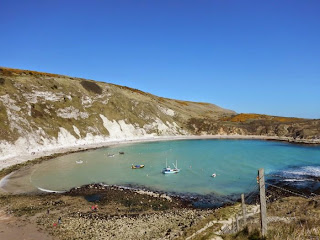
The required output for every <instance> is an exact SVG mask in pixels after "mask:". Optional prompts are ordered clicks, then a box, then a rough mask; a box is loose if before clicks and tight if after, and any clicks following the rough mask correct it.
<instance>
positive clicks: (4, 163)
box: [0, 135, 320, 186]
mask: <svg viewBox="0 0 320 240" xmlns="http://www.w3.org/2000/svg"><path fill="white" fill-rule="evenodd" d="M206 139H230V140H237V139H238V140H265V141H278V142H287V143H292V144H299V145H300V144H305V145H319V144H320V139H310V140H309V139H294V138H292V137H278V136H264V135H178V136H154V137H146V138H133V139H110V141H106V142H100V143H92V144H85V145H75V146H68V147H59V148H55V149H51V150H46V151H39V152H36V153H35V152H33V153H29V154H23V155H18V156H15V157H9V158H6V159H5V160H1V161H0V173H1V172H2V171H3V170H6V169H9V168H10V167H13V166H16V165H19V164H24V163H26V162H29V161H31V162H32V161H35V160H37V159H41V158H45V159H43V160H49V159H52V158H55V157H57V156H61V155H65V154H69V153H74V152H81V151H89V150H94V149H98V148H104V147H110V146H118V145H125V144H136V143H146V142H161V141H178V140H206ZM11 172H12V171H10V172H9V173H11ZM9 173H8V174H9ZM6 175H7V174H6ZM5 177H6V176H1V175H0V186H1V184H3V183H2V181H3V179H4V178H5Z"/></svg>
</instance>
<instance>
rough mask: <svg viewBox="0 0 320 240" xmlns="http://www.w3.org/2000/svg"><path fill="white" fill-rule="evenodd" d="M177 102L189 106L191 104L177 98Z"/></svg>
mask: <svg viewBox="0 0 320 240" xmlns="http://www.w3.org/2000/svg"><path fill="white" fill-rule="evenodd" d="M176 103H179V104H180V105H182V106H189V104H188V103H187V102H186V101H180V100H176Z"/></svg>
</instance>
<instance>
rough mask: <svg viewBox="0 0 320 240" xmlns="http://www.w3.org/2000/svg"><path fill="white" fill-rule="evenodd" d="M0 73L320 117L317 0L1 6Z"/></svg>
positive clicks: (16, 0) (21, 1) (5, 1)
mask: <svg viewBox="0 0 320 240" xmlns="http://www.w3.org/2000/svg"><path fill="white" fill-rule="evenodd" d="M0 8H1V14H0V29H1V30H0V46H1V54H0V66H6V67H12V68H21V69H30V70H37V71H44V72H51V73H59V74H65V75H70V76H75V77H83V78H89V79H94V80H98V81H105V82H112V83H116V84H120V85H126V86H130V87H133V88H137V89H141V90H143V91H146V92H150V93H153V94H155V95H158V96H163V97H168V98H176V99H183V100H191V101H202V102H211V103H214V104H217V105H219V106H222V107H225V108H229V109H232V110H235V111H236V112H239V113H241V112H245V113H265V114H270V115H282V116H295V117H307V118H320V107H319V105H320V104H319V103H320V14H319V13H320V1H318V0H314V1H312V0H305V1H302V0H287V1H285V0H283V1H281V0H280V1H278V0H277V1H276V0H273V1H272V0H271V1H256V0H252V1H246V0H241V1H238V0H234V1H228V0H211V1H204V0H199V1H196V0H194V1H189V0H180V1H177V0H161V1H160V0H145V1H140V0H132V1H122V0H117V1H111V0H110V1H107V0H105V1H103V0H90V1H82V0H77V1H73V0H68V1H65V0H64V1H61V0H55V1H49V0H47V1H46V0H38V1H36V0H34V1H33V0H30V1H25V0H1V3H0Z"/></svg>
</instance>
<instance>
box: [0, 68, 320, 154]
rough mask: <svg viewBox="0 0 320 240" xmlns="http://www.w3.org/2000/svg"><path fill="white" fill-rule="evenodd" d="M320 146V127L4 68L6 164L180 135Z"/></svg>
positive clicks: (0, 116) (1, 135)
mask: <svg viewBox="0 0 320 240" xmlns="http://www.w3.org/2000/svg"><path fill="white" fill-rule="evenodd" d="M207 134H222V135H235V134H239V135H267V136H281V137H282V136H283V137H289V138H292V139H298V140H299V139H302V140H305V139H307V140H312V141H319V140H320V120H307V119H297V118H282V117H272V116H267V115H258V114H238V115H237V114H236V113H235V112H234V111H231V110H227V109H223V108H220V107H218V106H216V105H214V104H209V103H196V102H189V101H180V100H173V99H167V98H161V97H157V96H154V95H152V94H149V93H145V92H142V91H140V90H137V89H132V88H128V87H124V86H118V85H114V84H110V83H104V82H96V81H92V80H86V79H80V78H73V77H67V76H62V75H56V74H49V73H40V72H34V71H26V70H17V69H8V68H0V160H4V159H6V158H12V157H14V156H17V155H21V154H31V153H32V152H38V151H44V150H53V149H57V148H62V147H64V148H66V147H71V146H78V145H83V144H92V143H102V142H108V141H111V140H124V139H127V140H128V139H137V138H144V137H154V136H173V135H207Z"/></svg>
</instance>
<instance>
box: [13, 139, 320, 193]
mask: <svg viewBox="0 0 320 240" xmlns="http://www.w3.org/2000/svg"><path fill="white" fill-rule="evenodd" d="M120 151H123V152H124V154H123V155H122V154H119V152H120ZM108 154H115V155H114V157H108ZM79 160H81V161H83V163H82V164H78V163H76V161H79ZM166 160H167V162H168V165H169V164H170V165H171V166H172V163H175V161H176V160H177V161H178V167H179V168H180V169H181V171H180V173H178V174H166V175H165V174H162V173H161V170H162V168H163V167H165V164H166ZM131 164H144V165H145V167H144V168H143V169H131ZM319 166H320V147H319V146H302V145H293V144H288V143H282V142H273V141H260V140H183V141H167V142H152V143H139V144H131V145H120V146H116V147H108V148H101V149H97V150H93V151H87V152H79V153H73V154H69V155H65V156H61V157H58V158H56V159H53V160H50V161H47V162H43V163H41V164H39V165H36V166H34V167H32V169H30V170H29V173H28V174H27V175H28V178H29V181H28V182H29V183H30V184H31V185H32V186H33V187H35V188H42V189H48V190H55V191H57V190H68V189H70V188H72V187H76V186H81V185H84V184H89V183H106V184H114V185H122V186H135V187H137V186H138V187H146V188H149V189H152V190H159V191H165V192H176V193H191V194H218V195H229V194H239V193H243V192H248V191H250V190H251V188H252V187H254V186H255V184H256V176H257V170H258V169H259V168H264V169H265V172H266V173H267V174H268V173H272V172H279V171H284V172H285V171H286V170H288V169H290V168H292V167H298V168H299V167H301V169H304V168H305V167H307V168H308V170H309V171H311V174H312V173H314V174H318V173H319V176H320V168H319ZM213 173H216V174H217V177H216V178H212V177H211V175H212V174H213ZM15 181H19V178H15ZM21 181H25V180H23V177H21ZM9 183H10V181H9Z"/></svg>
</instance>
